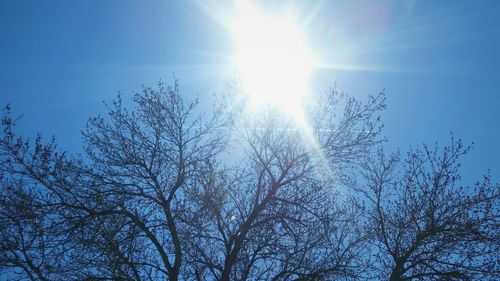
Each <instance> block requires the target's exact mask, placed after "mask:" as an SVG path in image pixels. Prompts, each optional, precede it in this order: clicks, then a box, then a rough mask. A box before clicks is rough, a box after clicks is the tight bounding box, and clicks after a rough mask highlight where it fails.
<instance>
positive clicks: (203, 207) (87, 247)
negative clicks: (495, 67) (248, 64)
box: [0, 81, 500, 280]
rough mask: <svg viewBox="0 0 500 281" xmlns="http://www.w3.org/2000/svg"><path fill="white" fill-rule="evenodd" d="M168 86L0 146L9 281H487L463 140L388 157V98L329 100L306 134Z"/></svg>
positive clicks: (475, 191)
mask: <svg viewBox="0 0 500 281" xmlns="http://www.w3.org/2000/svg"><path fill="white" fill-rule="evenodd" d="M244 103H245V101H244V100H238V99H236V98H235V97H234V96H231V95H228V96H227V97H226V98H225V99H221V100H219V101H218V102H216V103H215V105H214V106H213V107H212V108H211V110H210V111H207V112H202V111H201V110H200V108H199V107H198V101H197V100H187V99H185V98H184V97H183V96H182V95H181V93H180V89H179V84H178V83H177V81H175V82H174V83H173V84H172V85H166V84H163V83H159V85H158V87H156V88H148V87H145V88H143V90H142V92H140V93H137V94H135V95H134V97H133V105H132V106H125V105H124V103H123V102H122V98H121V97H118V98H117V99H115V100H114V101H113V102H112V103H111V104H108V105H107V110H108V113H107V115H103V116H96V117H92V118H90V119H89V121H88V123H87V126H86V128H85V129H84V130H83V131H82V137H83V144H84V151H85V154H84V155H78V154H74V153H73V154H72V153H70V152H67V151H61V150H60V149H58V147H57V143H56V141H55V140H54V139H52V140H50V141H45V140H43V139H42V138H41V136H40V135H38V136H37V137H36V138H35V139H34V140H33V141H31V140H30V139H28V138H24V137H22V136H18V135H17V134H16V133H15V129H14V127H15V124H16V122H18V118H15V117H13V114H12V113H11V112H10V111H11V110H10V107H6V109H5V114H4V117H3V119H2V125H3V133H2V135H1V138H0V160H1V168H0V169H1V170H0V171H1V178H0V180H1V191H0V273H1V274H2V276H3V277H2V278H3V279H6V280H374V279H375V280H488V279H490V280H495V279H497V278H500V266H499V257H498V254H497V253H498V252H499V250H500V249H499V246H500V239H499V238H500V237H499V230H498V225H499V207H500V204H499V195H500V194H499V190H500V189H499V185H498V184H495V183H492V182H491V180H490V177H488V176H485V177H484V178H483V179H482V180H480V181H478V182H477V183H476V184H475V185H473V186H467V185H464V184H463V183H462V182H461V178H460V171H459V167H460V161H461V160H460V157H461V156H462V155H463V154H465V153H466V152H468V150H469V149H468V148H467V147H465V146H464V145H463V144H462V142H461V141H460V140H456V139H452V140H451V142H450V144H449V145H448V146H444V147H441V148H440V147H438V146H436V147H428V146H425V145H424V146H423V147H420V148H417V149H414V150H411V151H410V152H408V154H407V155H406V157H404V159H402V158H403V157H401V156H400V154H399V153H396V154H391V153H386V152H384V148H383V142H384V141H385V139H384V138H383V137H382V136H381V131H382V127H383V126H382V125H383V124H382V122H381V120H380V118H379V115H380V113H381V112H382V111H383V110H384V109H385V95H384V93H383V92H382V93H380V94H378V95H376V96H372V97H369V98H368V99H367V100H366V101H364V102H361V101H358V100H356V99H354V98H352V97H350V96H348V95H346V94H345V93H342V92H339V91H337V90H336V89H332V90H331V91H329V92H327V93H326V94H325V95H324V96H323V97H322V100H321V101H320V102H319V103H317V104H314V105H308V106H307V108H306V109H305V112H304V115H305V120H307V124H308V125H307V126H302V125H298V124H297V123H296V122H294V120H292V119H290V118H285V117H283V116H282V115H281V114H280V113H279V112H276V111H273V110H266V111H261V112H258V113H248V112H245V111H244V110H242V109H243V108H244Z"/></svg>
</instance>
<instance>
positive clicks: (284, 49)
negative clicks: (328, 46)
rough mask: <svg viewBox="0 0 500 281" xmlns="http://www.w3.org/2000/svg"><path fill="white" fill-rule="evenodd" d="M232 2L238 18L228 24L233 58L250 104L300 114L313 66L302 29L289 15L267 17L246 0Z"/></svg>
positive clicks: (256, 107) (255, 106) (260, 107)
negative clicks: (232, 40)
mask: <svg viewBox="0 0 500 281" xmlns="http://www.w3.org/2000/svg"><path fill="white" fill-rule="evenodd" d="M236 3H237V9H238V15H237V18H236V20H235V21H234V23H233V24H232V25H231V29H232V32H233V35H234V37H235V40H236V42H237V47H238V53H237V55H236V58H235V59H236V64H237V67H238V71H239V74H240V75H241V78H242V83H243V86H244V90H245V92H246V94H247V95H248V98H249V102H250V104H251V105H252V107H253V108H254V109H262V108H267V107H275V108H276V109H278V110H280V111H282V112H284V113H287V114H290V115H292V116H294V115H295V116H297V115H301V107H302V103H303V102H304V98H305V96H306V94H307V91H308V87H307V82H308V80H309V76H310V73H311V70H312V67H313V59H312V52H311V50H310V48H309V47H308V45H307V43H306V40H305V38H304V34H303V32H302V30H301V29H300V28H299V26H298V25H297V24H296V22H295V21H294V20H293V18H292V17H290V16H285V17H273V16H270V15H267V14H265V13H264V12H263V11H260V10H259V9H257V7H255V6H253V5H252V4H251V3H250V1H246V0H240V1H237V2H236Z"/></svg>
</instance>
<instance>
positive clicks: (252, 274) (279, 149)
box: [191, 91, 384, 280]
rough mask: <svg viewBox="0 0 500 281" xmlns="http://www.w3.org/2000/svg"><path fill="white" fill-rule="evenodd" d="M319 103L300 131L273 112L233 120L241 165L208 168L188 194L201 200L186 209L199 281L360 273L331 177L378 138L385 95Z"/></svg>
mask: <svg viewBox="0 0 500 281" xmlns="http://www.w3.org/2000/svg"><path fill="white" fill-rule="evenodd" d="M326 98H327V99H326V102H325V103H323V104H322V105H321V108H320V110H317V109H318V108H317V107H315V108H314V110H312V111H311V112H312V113H313V114H311V115H310V116H308V117H310V118H311V123H312V124H314V126H313V127H310V128H309V129H306V130H305V131H304V130H303V128H300V127H298V126H297V125H296V123H294V122H287V121H283V119H282V117H280V116H276V115H275V114H273V113H272V112H268V113H267V114H264V115H263V116H260V117H255V116H252V117H251V119H250V120H246V121H241V119H239V122H238V123H237V125H238V127H239V129H238V128H235V129H234V131H235V132H237V133H236V139H237V143H238V144H240V146H239V147H240V148H241V149H242V150H243V153H242V154H243V157H242V158H243V160H242V161H241V163H240V164H239V165H238V166H237V167H235V168H232V169H227V167H225V166H224V167H222V168H220V169H217V168H218V167H217V166H219V165H216V164H217V163H211V164H210V165H208V166H207V167H206V171H204V172H202V173H201V175H200V178H199V179H200V181H199V187H198V189H197V190H195V194H193V198H194V199H193V201H199V202H202V204H199V210H196V211H195V212H193V213H196V214H198V217H196V218H197V219H196V220H194V222H195V227H194V230H193V232H194V233H195V234H193V238H192V242H193V244H194V245H193V247H191V249H192V251H193V252H192V255H191V259H192V261H191V264H193V265H196V268H195V269H193V272H194V273H195V274H194V276H195V277H196V279H198V280H206V279H216V280H293V279H296V280H324V279H330V278H333V276H335V277H336V278H345V279H355V278H356V277H358V276H360V272H359V271H360V270H362V269H363V268H364V266H362V265H360V261H361V260H362V259H361V253H362V247H361V246H362V244H363V242H364V234H363V233H362V232H361V230H360V229H359V228H357V223H356V222H357V216H358V215H359V214H358V213H357V212H356V210H355V209H354V205H352V204H350V202H349V201H348V200H346V198H341V196H338V194H337V191H338V189H336V187H335V184H337V185H338V184H339V183H340V182H338V181H335V180H332V179H333V178H335V175H338V174H340V173H342V172H343V170H344V169H347V167H348V166H350V165H351V166H352V165H357V164H359V163H357V161H358V160H359V159H362V158H363V157H366V156H367V153H369V151H370V150H371V147H373V146H374V145H375V144H376V143H378V142H379V141H380V140H379V139H377V136H378V132H379V131H380V125H379V124H378V122H379V121H378V119H377V116H376V113H377V112H378V111H379V110H381V109H382V108H383V107H384V105H383V95H380V96H377V97H373V98H370V99H369V101H368V102H367V103H366V104H361V103H359V102H358V101H355V100H354V99H350V98H348V97H346V96H345V95H342V94H340V93H338V92H336V91H332V92H330V93H328V95H327V96H326ZM339 107H340V108H339ZM339 116H340V117H339ZM243 119H244V118H243ZM325 128H327V129H325Z"/></svg>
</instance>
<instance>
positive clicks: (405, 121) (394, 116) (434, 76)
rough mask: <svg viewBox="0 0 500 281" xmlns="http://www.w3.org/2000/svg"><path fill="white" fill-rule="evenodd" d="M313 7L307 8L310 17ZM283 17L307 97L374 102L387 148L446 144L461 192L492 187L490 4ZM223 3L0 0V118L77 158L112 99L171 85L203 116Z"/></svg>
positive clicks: (391, 5) (497, 70)
mask: <svg viewBox="0 0 500 281" xmlns="http://www.w3.org/2000/svg"><path fill="white" fill-rule="evenodd" d="M313 2H314V3H313ZM260 7H261V8H262V9H264V10H267V12H269V13H270V14H272V13H276V14H280V13H281V11H283V10H285V9H293V10H294V11H295V14H296V16H297V18H298V19H299V23H301V24H303V26H304V29H305V30H306V31H307V32H306V34H307V39H308V41H309V43H310V45H311V46H312V48H313V49H314V51H315V52H316V53H317V56H318V57H319V58H320V60H321V61H322V63H324V67H322V68H320V69H317V70H315V71H314V74H313V77H312V83H311V87H312V88H313V90H314V91H324V90H326V89H327V88H328V87H330V86H332V85H334V84H335V83H336V84H337V87H338V88H339V89H342V90H344V91H346V92H348V93H350V94H352V95H354V96H357V97H360V98H364V97H366V95H368V94H376V93H377V92H379V91H381V90H382V89H385V91H386V93H387V103H388V109H387V110H386V112H385V113H384V114H383V116H382V118H383V120H384V123H385V130H384V134H385V135H386V136H387V137H388V139H389V140H390V142H389V146H390V147H392V148H394V147H400V148H401V149H402V150H406V149H407V148H409V147H410V146H415V145H418V144H421V143H422V142H428V143H433V142H435V141H438V142H439V143H446V142H447V141H448V140H449V136H450V132H453V133H454V135H455V137H459V138H462V139H463V140H464V141H465V142H466V143H471V142H474V143H475V145H474V150H473V152H472V153H471V154H470V155H468V156H467V157H466V158H465V159H464V160H465V163H464V166H463V168H464V174H465V177H466V178H467V179H472V178H479V176H480V175H481V174H482V173H484V172H486V170H487V169H488V168H490V169H491V173H492V174H493V176H494V178H495V179H496V180H497V181H498V180H500V176H498V175H500V125H499V122H500V16H498V15H499V14H500V1H495V0H491V1H435V0H423V1H418V0H416V1H413V0H407V1H404V0H400V1H399V0H398V1H397V0H394V1H389V0H385V1H346V0H343V1H340V0H339V1H333V0H332V1H305V0H304V1H295V2H292V4H290V1H287V2H285V1H273V2H272V4H262V5H260ZM233 8H234V7H233V5H231V3H230V1H202V0H199V1H126V0H119V1H118V0H116V1H102V0H101V1H14V0H11V1H9V0H0V104H2V106H3V105H4V104H7V103H10V104H11V105H12V107H13V109H14V112H16V113H23V114H24V117H23V119H22V122H21V124H20V126H19V129H20V131H21V132H22V133H23V134H25V135H30V134H31V135H33V134H34V132H35V131H40V132H42V133H43V135H44V136H47V137H48V136H50V135H52V134H55V135H56V138H57V139H58V141H59V143H61V146H62V147H63V148H70V149H75V148H76V149H77V148H78V147H79V144H80V129H82V128H83V126H84V124H85V121H86V119H87V117H89V116H90V115H94V114H96V113H99V112H103V111H104V106H103V105H102V103H101V102H102V101H103V100H104V101H110V100H111V99H112V98H113V97H115V96H116V94H117V93H118V91H120V92H122V93H123V94H124V95H125V96H128V95H130V94H131V93H132V92H133V91H136V90H140V88H141V84H145V85H154V83H155V82H157V81H158V80H159V79H162V80H164V81H170V80H171V79H172V77H173V75H174V73H175V77H177V78H178V79H179V81H180V83H181V91H183V93H184V94H185V95H186V96H189V97H192V96H194V95H196V94H199V95H200V98H201V101H202V102H208V101H209V100H210V97H211V96H212V94H214V93H220V92H223V91H224V90H225V84H226V83H228V82H229V81H230V79H231V77H232V73H234V65H233V62H232V60H231V54H233V53H234V49H235V42H234V40H233V38H232V36H231V34H230V32H229V30H228V28H227V25H226V23H225V19H226V18H227V17H228V16H230V15H231V13H232V12H233V10H234V9H233Z"/></svg>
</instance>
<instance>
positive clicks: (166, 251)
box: [0, 83, 225, 280]
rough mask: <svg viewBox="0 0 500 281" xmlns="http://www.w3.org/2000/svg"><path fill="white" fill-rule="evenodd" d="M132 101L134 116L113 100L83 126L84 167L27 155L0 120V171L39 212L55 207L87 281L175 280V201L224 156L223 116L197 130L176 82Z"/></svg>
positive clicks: (51, 154)
mask: <svg viewBox="0 0 500 281" xmlns="http://www.w3.org/2000/svg"><path fill="white" fill-rule="evenodd" d="M134 101H135V103H136V105H137V111H131V112H129V111H128V110H126V109H125V108H124V107H123V106H122V102H121V99H120V98H119V99H118V100H116V101H115V102H113V104H112V105H110V106H108V109H109V115H108V117H107V118H104V117H100V116H98V117H95V118H91V119H90V120H89V123H88V126H87V129H86V130H85V131H84V132H83V137H84V141H85V144H86V146H85V149H86V152H87V155H88V158H87V159H86V160H85V161H76V160H72V159H69V158H67V157H66V154H64V153H58V152H56V147H55V144H54V143H50V144H48V145H45V146H43V145H42V144H41V140H40V138H38V139H37V141H36V144H35V148H34V149H31V147H30V144H29V142H28V141H27V140H24V139H22V138H16V137H14V133H13V131H12V126H13V121H12V119H11V118H10V117H6V118H4V127H5V129H4V138H3V140H2V142H1V143H0V145H1V148H2V151H3V152H4V158H5V159H4V162H3V163H2V171H3V172H4V173H6V174H8V175H10V176H11V177H14V176H16V177H20V178H23V179H25V180H27V181H31V182H34V184H36V187H37V188H38V191H37V192H39V193H40V194H42V195H43V196H44V198H46V200H45V202H44V203H45V205H47V206H56V207H58V208H59V209H58V210H57V212H58V213H57V215H59V217H61V219H62V220H63V221H64V222H65V223H67V224H69V228H68V231H69V229H73V228H74V229H78V230H79V233H78V234H77V235H74V236H72V238H73V239H74V240H75V242H76V243H78V244H79V245H82V246H83V247H86V251H85V250H84V251H81V252H80V255H81V256H82V257H84V258H85V259H86V260H87V263H80V264H81V265H82V266H83V267H84V268H83V269H82V272H84V276H87V277H86V278H90V279H101V278H119V279H131V280H153V279H157V278H168V279H169V280H178V278H179V275H180V271H181V267H182V256H183V249H182V248H183V243H184V241H183V240H182V235H183V233H182V226H181V225H180V224H182V219H181V218H182V217H183V208H184V205H185V204H188V203H186V202H185V196H184V195H183V192H184V189H186V188H187V186H188V185H189V182H190V181H191V177H192V175H193V173H194V169H195V167H196V165H197V163H203V162H205V161H210V159H211V158H212V157H215V155H216V154H217V153H218V152H220V151H221V150H222V149H223V148H224V143H225V141H224V134H223V133H222V132H223V130H218V129H217V128H219V127H221V126H224V121H223V120H222V117H223V115H222V114H213V116H212V117H207V118H208V120H207V121H206V122H205V121H203V120H202V118H203V116H202V115H195V113H194V112H193V110H194V108H195V106H196V104H197V102H196V101H194V102H185V101H184V100H183V99H182V98H181V96H180V94H179V88H178V84H177V83H175V84H174V85H173V86H169V87H164V86H163V84H160V85H159V88H158V90H153V89H151V88H144V90H143V92H142V93H141V94H136V95H135V97H134ZM2 191H3V192H5V193H8V192H9V191H8V190H6V189H3V190H2ZM14 201H15V200H14ZM8 228H9V230H10V227H8ZM27 262H28V261H26V263H27ZM26 263H24V264H23V266H25V264H26ZM74 277H75V279H80V278H78V277H77V274H76V273H75V275H74Z"/></svg>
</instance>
